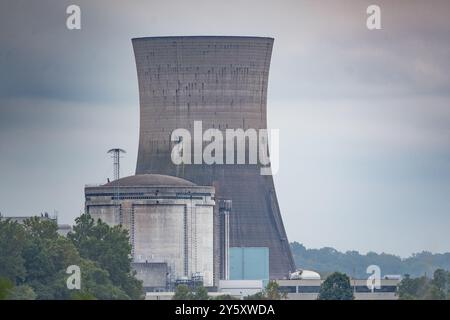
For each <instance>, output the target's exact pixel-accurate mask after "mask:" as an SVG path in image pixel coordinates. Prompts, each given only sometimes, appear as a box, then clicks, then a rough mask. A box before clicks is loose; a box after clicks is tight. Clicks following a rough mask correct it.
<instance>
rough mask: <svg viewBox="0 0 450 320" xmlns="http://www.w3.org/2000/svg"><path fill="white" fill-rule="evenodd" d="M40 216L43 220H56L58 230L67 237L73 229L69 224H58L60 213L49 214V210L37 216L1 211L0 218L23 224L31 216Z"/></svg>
mask: <svg viewBox="0 0 450 320" xmlns="http://www.w3.org/2000/svg"><path fill="white" fill-rule="evenodd" d="M34 217H36V218H38V219H39V220H42V221H52V222H54V223H55V224H56V225H57V226H58V229H57V230H56V232H57V233H58V234H59V235H61V236H63V237H65V236H67V234H68V233H69V232H70V231H72V227H71V226H70V225H68V224H58V215H57V214H56V213H55V214H53V215H51V214H49V213H48V212H43V213H41V214H40V215H35V216H3V215H2V214H1V213H0V220H1V219H5V220H6V219H8V220H11V221H14V222H17V223H19V224H23V223H24V222H25V220H27V219H30V218H34Z"/></svg>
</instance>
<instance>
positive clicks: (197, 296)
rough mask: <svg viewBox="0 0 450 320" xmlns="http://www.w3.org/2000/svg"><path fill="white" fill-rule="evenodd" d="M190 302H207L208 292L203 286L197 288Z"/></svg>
mask: <svg viewBox="0 0 450 320" xmlns="http://www.w3.org/2000/svg"><path fill="white" fill-rule="evenodd" d="M192 300H209V296H208V290H206V288H205V287H204V286H197V288H196V289H195V293H194V295H193V297H192Z"/></svg>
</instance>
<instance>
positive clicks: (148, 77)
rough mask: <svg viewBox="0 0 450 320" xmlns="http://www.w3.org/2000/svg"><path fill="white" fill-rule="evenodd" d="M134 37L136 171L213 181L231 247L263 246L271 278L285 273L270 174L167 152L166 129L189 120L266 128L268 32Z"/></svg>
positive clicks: (290, 264) (287, 255)
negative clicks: (181, 159) (189, 160)
mask: <svg viewBox="0 0 450 320" xmlns="http://www.w3.org/2000/svg"><path fill="white" fill-rule="evenodd" d="M132 43H133V48H134V53H135V58H136V67H137V75H138V81H139V97H140V138H139V153H138V161H137V167H136V174H145V173H153V174H164V175H170V176H177V177H180V178H184V179H187V180H190V181H192V182H194V183H196V184H199V185H203V186H206V185H211V186H214V187H215V188H216V197H217V198H219V199H229V200H232V213H231V215H230V222H229V223H230V231H229V232H230V235H229V236H230V246H231V247H266V248H268V249H269V274H270V278H271V279H274V278H278V279H281V278H287V277H288V275H289V272H293V271H294V270H295V265H294V261H293V257H292V254H291V250H290V247H289V242H288V239H287V236H286V232H285V229H284V226H283V221H282V218H281V214H280V209H279V206H278V201H277V197H276V194H275V188H274V184H273V179H272V176H271V175H261V171H260V169H261V165H260V164H217V163H216V164H205V163H202V164H186V163H184V164H179V165H176V164H174V162H173V161H172V158H171V153H172V149H173V147H174V143H175V142H173V141H172V140H173V139H171V133H172V132H173V131H174V130H175V129H178V128H185V129H187V130H189V131H190V132H192V136H194V121H202V127H203V130H206V129H209V128H215V129H218V130H220V131H221V132H223V133H224V136H225V130H226V129H238V128H241V129H243V130H247V129H250V128H252V129H256V130H259V129H265V128H267V119H266V117H267V114H266V101H267V82H268V75H269V66H270V59H271V53H272V46H273V39H272V38H262V37H222V36H217V37H212V36H198V37H197V36H195V37H148V38H135V39H133V40H132ZM246 150H247V149H246ZM247 151H248V150H247Z"/></svg>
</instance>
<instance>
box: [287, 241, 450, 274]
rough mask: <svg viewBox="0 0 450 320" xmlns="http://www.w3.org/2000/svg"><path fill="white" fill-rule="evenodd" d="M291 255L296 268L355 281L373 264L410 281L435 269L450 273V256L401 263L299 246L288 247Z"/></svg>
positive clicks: (390, 257) (374, 255) (415, 257)
mask: <svg viewBox="0 0 450 320" xmlns="http://www.w3.org/2000/svg"><path fill="white" fill-rule="evenodd" d="M291 248H292V253H293V255H294V259H295V263H296V265H297V267H298V268H302V269H307V270H308V269H309V270H314V271H317V272H319V273H321V274H322V275H327V274H330V273H332V272H342V273H346V274H348V275H349V276H352V277H354V278H361V279H364V278H367V276H368V274H367V273H366V268H367V267H368V266H369V265H372V264H375V265H378V266H379V267H380V268H381V273H382V274H383V275H386V274H398V275H404V274H409V275H410V276H411V277H420V276H423V275H428V276H431V275H432V274H433V272H434V271H435V270H436V269H444V270H450V253H444V254H432V253H430V252H422V253H417V254H414V255H412V256H411V257H409V258H406V259H402V258H400V257H398V256H396V255H392V254H386V253H381V254H377V253H374V252H369V253H367V254H365V255H363V254H360V253H359V252H358V251H347V252H345V253H342V252H339V251H337V250H335V249H333V248H321V249H306V248H305V247H304V246H303V245H302V244H300V243H298V242H293V243H291Z"/></svg>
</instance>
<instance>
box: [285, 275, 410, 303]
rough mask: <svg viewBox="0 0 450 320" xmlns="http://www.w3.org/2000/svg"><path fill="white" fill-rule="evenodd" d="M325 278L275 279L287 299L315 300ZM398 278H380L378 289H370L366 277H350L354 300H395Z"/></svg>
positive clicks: (396, 297)
mask: <svg viewBox="0 0 450 320" xmlns="http://www.w3.org/2000/svg"><path fill="white" fill-rule="evenodd" d="M324 281H325V280H321V279H295V280H292V279H291V280H277V283H278V285H279V286H280V291H282V292H285V293H287V299H289V300H316V299H317V298H318V296H319V291H320V286H321V284H322V283H323V282H324ZM400 281H401V280H400V279H381V280H380V282H381V285H380V288H379V289H376V288H374V290H373V291H372V290H371V289H370V288H369V287H368V286H367V279H350V285H351V287H352V289H353V295H354V297H355V300H397V299H398V294H397V290H398V285H399V283H400Z"/></svg>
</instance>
